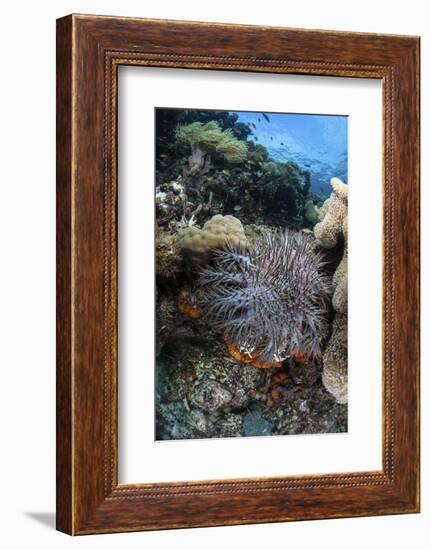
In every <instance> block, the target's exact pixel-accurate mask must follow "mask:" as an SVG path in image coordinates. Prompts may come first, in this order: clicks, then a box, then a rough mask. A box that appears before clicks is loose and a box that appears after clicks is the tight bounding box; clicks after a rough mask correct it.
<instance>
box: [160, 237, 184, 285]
mask: <svg viewBox="0 0 431 550" xmlns="http://www.w3.org/2000/svg"><path fill="white" fill-rule="evenodd" d="M181 261H182V253H181V249H180V247H179V246H178V242H177V237H176V235H174V234H172V233H168V232H167V231H165V230H164V229H162V228H161V227H157V228H156V276H157V277H158V278H159V279H162V280H168V279H172V278H175V277H176V276H177V274H178V272H179V270H180V267H181Z"/></svg>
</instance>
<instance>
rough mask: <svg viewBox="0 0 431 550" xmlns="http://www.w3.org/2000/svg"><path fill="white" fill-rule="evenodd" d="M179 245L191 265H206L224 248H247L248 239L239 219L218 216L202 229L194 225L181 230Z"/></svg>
mask: <svg viewBox="0 0 431 550" xmlns="http://www.w3.org/2000/svg"><path fill="white" fill-rule="evenodd" d="M178 244H179V246H180V248H181V249H182V251H183V253H184V255H185V257H186V258H187V260H189V261H190V262H191V263H206V262H208V260H209V259H210V257H211V255H212V253H213V252H214V251H215V250H218V249H220V248H222V247H224V246H227V245H228V246H234V247H237V248H240V249H242V248H244V247H246V244H247V238H246V236H245V233H244V228H243V226H242V223H241V222H240V221H239V220H238V219H237V218H235V217H234V216H230V215H228V216H221V215H220V214H217V215H215V216H213V217H212V218H211V219H210V220H209V221H207V222H206V223H205V225H204V226H203V228H202V229H199V228H198V227H196V226H194V225H192V226H189V227H186V228H184V229H180V230H179V232H178Z"/></svg>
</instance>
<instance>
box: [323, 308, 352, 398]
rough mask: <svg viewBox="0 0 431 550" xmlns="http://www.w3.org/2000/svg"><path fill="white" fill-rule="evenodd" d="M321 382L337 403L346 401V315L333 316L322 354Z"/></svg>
mask: <svg viewBox="0 0 431 550" xmlns="http://www.w3.org/2000/svg"><path fill="white" fill-rule="evenodd" d="M322 382H323V385H324V386H325V388H326V389H327V390H328V392H329V393H331V394H332V395H333V396H334V397H335V400H336V401H337V403H340V404H345V403H347V397H348V393H347V390H348V384H347V315H346V314H345V313H338V314H336V316H335V319H334V323H333V327H332V335H331V339H330V340H329V342H328V345H327V347H326V350H325V353H324V355H323V373H322Z"/></svg>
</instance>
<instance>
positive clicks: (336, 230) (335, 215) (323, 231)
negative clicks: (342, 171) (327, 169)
mask: <svg viewBox="0 0 431 550" xmlns="http://www.w3.org/2000/svg"><path fill="white" fill-rule="evenodd" d="M331 185H332V189H333V191H332V193H331V196H330V198H329V201H328V203H327V205H326V206H325V209H326V213H325V217H324V218H323V220H322V221H321V222H319V223H318V224H317V225H316V226H315V227H314V235H315V236H316V239H317V240H318V241H319V243H320V244H321V245H322V246H323V247H324V248H332V247H333V246H335V245H336V244H337V241H338V238H339V236H340V235H341V234H342V228H343V222H344V219H345V217H346V216H347V185H346V184H345V183H343V182H342V181H341V180H339V179H338V178H332V179H331Z"/></svg>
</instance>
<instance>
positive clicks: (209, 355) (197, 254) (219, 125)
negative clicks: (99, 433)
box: [154, 107, 348, 440]
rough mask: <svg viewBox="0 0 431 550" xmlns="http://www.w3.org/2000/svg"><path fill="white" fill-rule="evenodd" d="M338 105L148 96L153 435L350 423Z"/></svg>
mask: <svg viewBox="0 0 431 550" xmlns="http://www.w3.org/2000/svg"><path fill="white" fill-rule="evenodd" d="M347 195H348V117H347V116H341V115H323V114H299V113H298V114H296V113H271V112H250V111H228V110H200V109H177V108H161V107H160V108H159V107H158V108H156V109H155V211H156V216H155V260H156V262H155V263H156V274H155V279H156V280H155V287H156V318H155V321H156V334H155V349H156V353H155V357H156V358H155V388H154V391H155V419H154V420H155V430H156V432H155V433H156V435H155V437H156V440H179V439H206V438H227V437H257V436H277V435H299V434H323V433H328V434H329V433H340V432H347V429H348V426H347V408H348V392H347V387H348V364H347V363H348V353H347V287H348V285H347V272H348V270H347V265H348V247H347V242H348V239H347V236H348V224H347V210H348V207H347V205H348V196H347Z"/></svg>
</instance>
